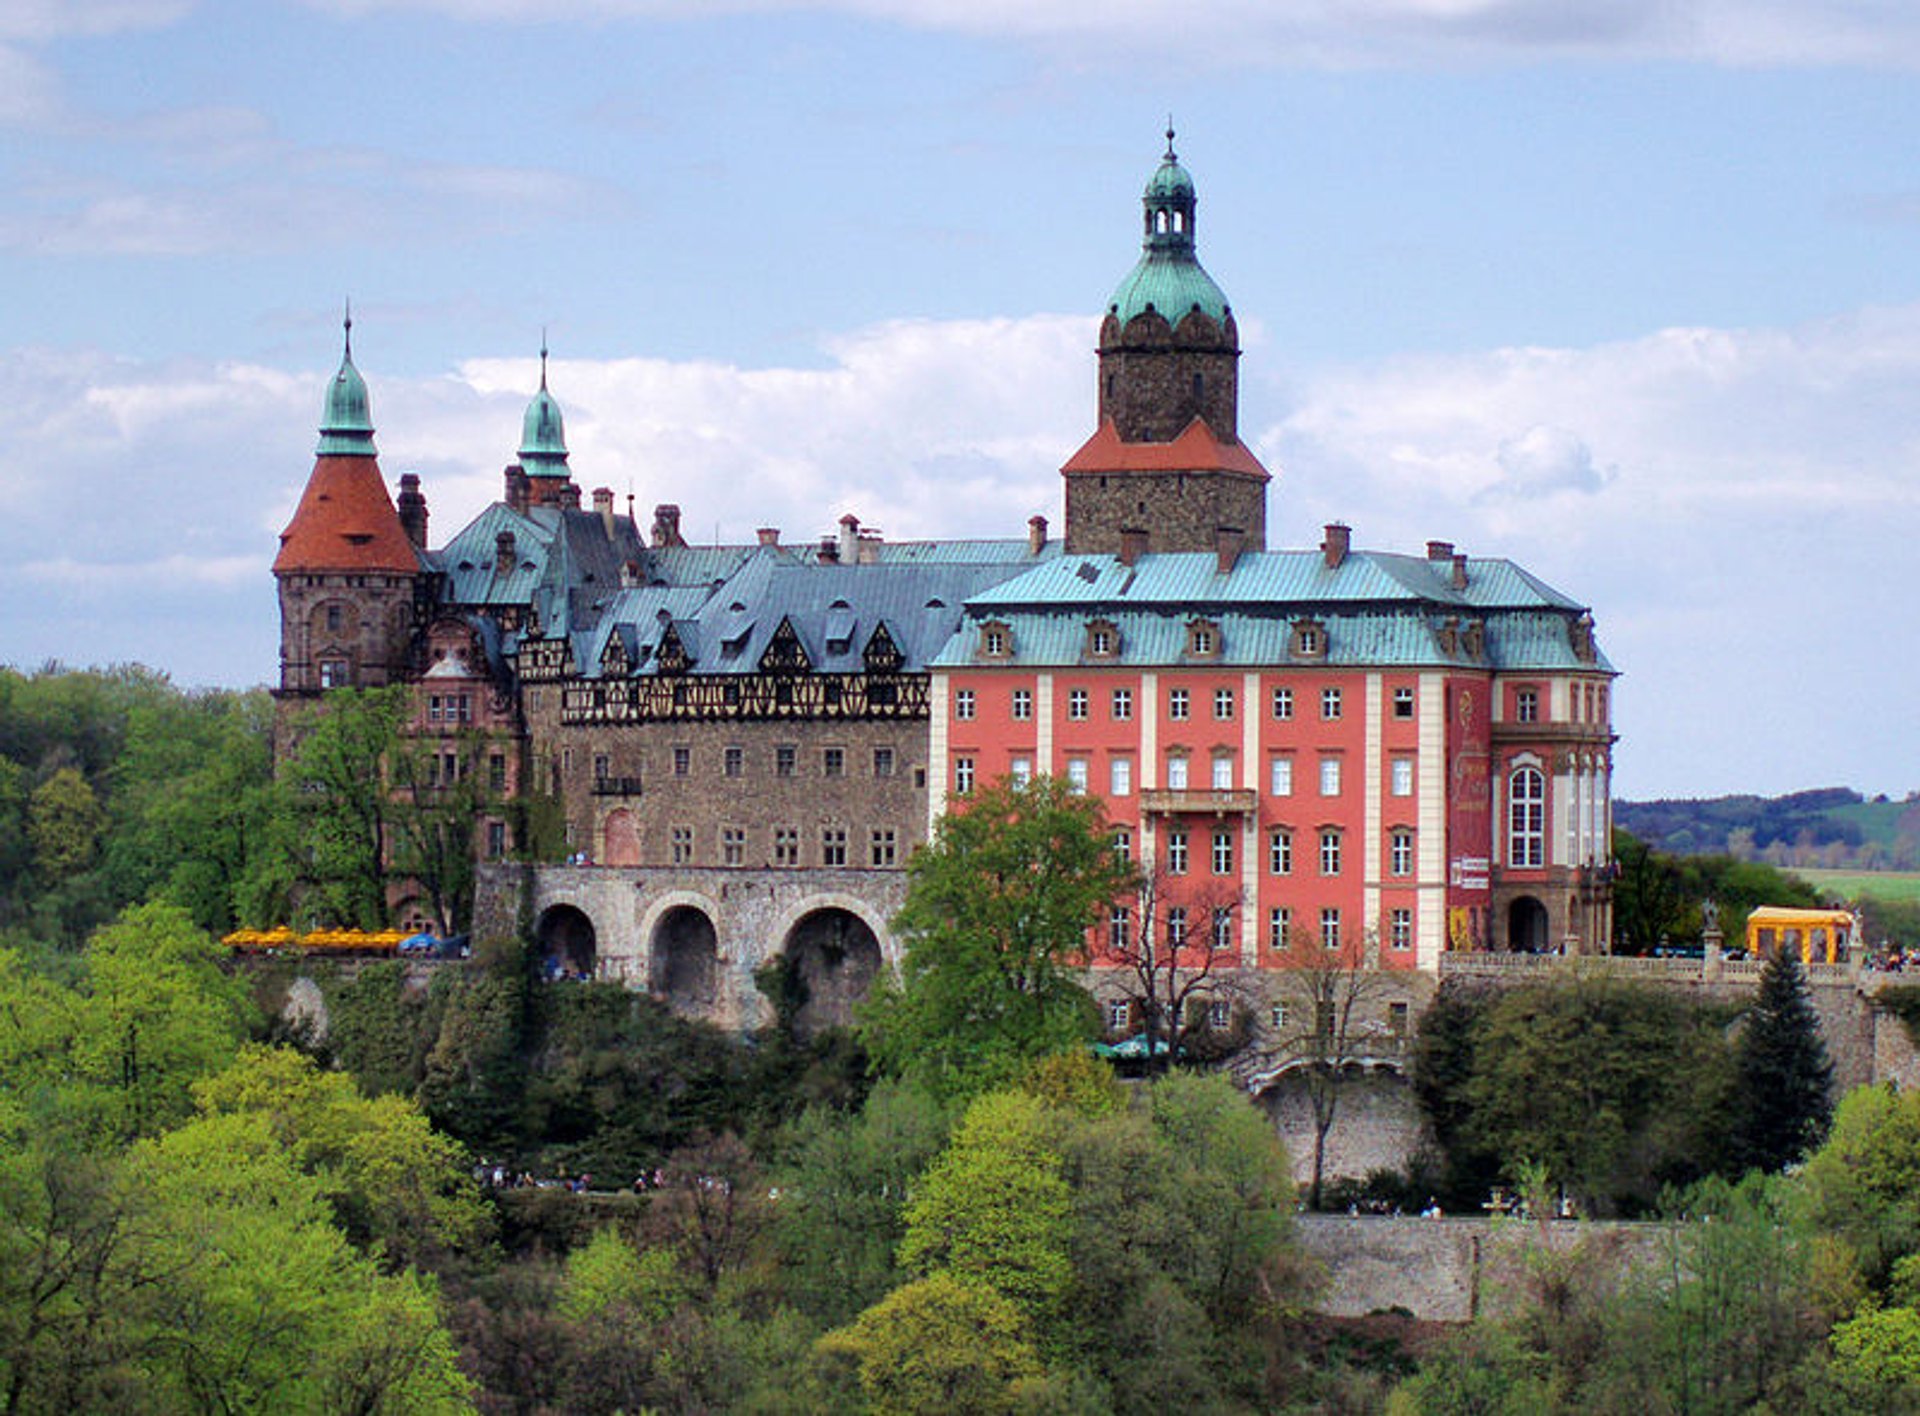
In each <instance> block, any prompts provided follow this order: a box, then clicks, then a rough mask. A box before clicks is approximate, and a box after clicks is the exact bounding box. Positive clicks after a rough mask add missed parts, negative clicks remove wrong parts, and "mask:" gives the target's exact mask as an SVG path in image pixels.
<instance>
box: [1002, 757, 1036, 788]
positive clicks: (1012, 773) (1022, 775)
mask: <svg viewBox="0 0 1920 1416" xmlns="http://www.w3.org/2000/svg"><path fill="white" fill-rule="evenodd" d="M1007 775H1008V776H1009V777H1011V778H1013V784H1014V786H1016V787H1024V786H1026V785H1028V784H1029V783H1030V782H1032V781H1033V759H1032V758H1031V757H1016V758H1014V759H1013V761H1012V762H1011V763H1009V764H1008V767H1007Z"/></svg>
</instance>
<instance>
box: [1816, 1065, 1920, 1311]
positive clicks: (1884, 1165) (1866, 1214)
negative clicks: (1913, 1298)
mask: <svg viewBox="0 0 1920 1416" xmlns="http://www.w3.org/2000/svg"><path fill="white" fill-rule="evenodd" d="M1801 1178H1802V1183H1803V1185H1804V1187H1805V1193H1806V1197H1807V1203H1808V1213H1809V1216H1810V1218H1811V1220H1812V1222H1813V1223H1814V1224H1815V1225H1817V1226H1818V1227H1819V1228H1820V1229H1822V1230H1823V1231H1825V1232H1827V1233H1830V1234H1832V1235H1833V1236H1834V1237H1835V1238H1837V1239H1838V1240H1839V1241H1840V1242H1841V1243H1843V1244H1845V1245H1846V1247H1847V1248H1848V1250H1849V1251H1850V1252H1851V1253H1852V1254H1853V1255H1854V1257H1855V1260H1856V1262H1857V1263H1858V1265H1859V1269H1860V1273H1861V1275H1862V1276H1863V1277H1864V1279H1865V1280H1866V1281H1867V1282H1868V1283H1869V1284H1870V1285H1872V1286H1874V1287H1875V1288H1876V1289H1884V1287H1885V1286H1886V1284H1887V1282H1888V1280H1889V1278H1890V1277H1891V1276H1892V1274H1893V1273H1894V1271H1895V1269H1896V1266H1897V1265H1898V1263H1899V1261H1900V1260H1901V1259H1903V1258H1905V1257H1907V1256H1908V1255H1910V1254H1915V1253H1920V1092H1896V1091H1895V1090H1894V1089H1893V1088H1892V1087H1890V1086H1881V1087H1860V1088H1858V1089H1857V1090H1855V1091H1852V1092H1849V1093H1848V1094H1847V1095H1846V1096H1845V1097H1843V1098H1842V1099H1841V1102H1840V1105H1839V1106H1838V1107H1837V1108H1836V1109H1835V1111H1834V1114H1833V1126H1832V1129H1831V1131H1830V1132H1829V1133H1828V1135H1827V1139H1826V1141H1825V1143H1824V1144H1822V1145H1821V1147H1820V1149H1818V1150H1817V1151H1815V1152H1814V1153H1813V1155H1812V1156H1811V1157H1809V1158H1808V1160H1807V1164H1806V1169H1805V1170H1804V1172H1803V1173H1802V1177H1801Z"/></svg>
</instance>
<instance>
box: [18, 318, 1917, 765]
mask: <svg viewBox="0 0 1920 1416" xmlns="http://www.w3.org/2000/svg"><path fill="white" fill-rule="evenodd" d="M1092 333H1093V331H1092V329H1091V328H1090V324H1089V321H1088V320H1086V319H1085V318H1082V317H1079V316H1072V317H1068V316H1036V317H1033V318H1030V319H1023V320H978V321H959V322H949V323H943V322H934V321H899V322H892V323H885V324H880V325H876V326H872V327H869V328H866V329H862V330H857V331H854V332H853V333H851V334H848V335H847V336H845V337H843V338H841V339H839V340H836V341H835V342H833V344H832V345H831V346H830V347H829V348H827V349H826V350H824V351H823V353H824V355H825V358H824V359H823V361H822V364H821V366H820V367H817V368H742V367H738V366H734V365H728V364H719V363H710V362H689V363H673V362H669V361H665V360H652V359H623V360H613V361H605V362H594V361H584V360H561V361H556V362H555V363H554V364H553V366H552V369H551V384H552V387H553V390H554V393H555V395H556V397H558V398H559V400H560V402H561V405H562V408H563V410H564V413H565V416H566V421H567V432H568V439H569V444H570V446H571V448H572V451H573V459H572V460H573V467H574V471H575V475H576V477H577V479H578V480H579V481H580V483H581V484H582V486H583V487H584V488H587V489H591V488H593V487H597V486H608V487H611V488H612V489H613V490H614V492H615V493H616V496H617V497H618V498H619V500H620V504H622V505H624V502H625V497H626V494H627V493H628V492H629V491H631V492H632V494H633V495H634V497H635V500H636V504H637V510H638V512H639V514H640V516H641V518H642V520H643V521H645V520H646V519H647V517H648V514H649V513H650V511H651V508H652V506H653V504H654V503H655V502H662V501H672V502H677V503H679V504H680V505H681V507H682V508H683V511H684V517H685V520H684V525H685V526H686V528H687V529H688V531H689V532H690V533H691V534H693V535H694V536H696V537H699V538H704V537H707V536H710V535H712V534H713V533H714V531H715V530H716V529H717V530H718V532H719V533H720V535H721V536H722V537H724V538H725V539H728V540H748V539H751V536H752V533H753V531H754V529H755V528H756V527H758V526H762V525H772V526H778V527H780V528H781V529H782V532H783V535H784V537H785V539H786V540H788V541H789V543H797V542H804V541H807V540H810V539H813V538H815V537H818V536H820V535H823V534H825V533H827V532H828V531H830V530H831V529H832V527H833V525H834V523H835V521H836V520H837V518H838V517H839V515H840V514H841V513H842V512H844V511H849V510H851V511H853V512H855V513H856V514H857V515H859V516H860V517H861V518H862V520H863V521H865V522H867V523H869V524H874V525H878V526H880V527H882V528H884V530H885V532H886V534H888V535H889V536H891V537H896V538H905V537H917V536H930V535H949V536H953V535H986V536H1018V535H1020V534H1022V533H1023V531H1024V528H1025V521H1026V518H1027V516H1028V515H1030V514H1032V513H1034V512H1040V513H1042V514H1045V515H1047V516H1049V517H1057V515H1058V508H1059V485H1058V478H1057V476H1056V469H1057V468H1058V467H1059V465H1060V463H1061V462H1063V461H1064V460H1065V459H1066V457H1067V456H1068V455H1070V454H1071V452H1072V451H1073V449H1074V448H1075V447H1076V446H1077V445H1078V443H1079V442H1080V440H1081V439H1082V438H1084V437H1085V436H1086V435H1087V433H1088V432H1089V431H1091V426H1092V419H1093V405H1094V399H1093V391H1094V389H1093V368H1092V363H1091V359H1090V356H1089V354H1088V347H1089V345H1090V344H1091V342H1092ZM329 372H331V371H330V369H325V368H316V369H309V370H305V371H293V370H286V369H276V368H269V367H264V366H259V365H211V364H201V363H192V362H185V361H182V362H176V363H169V364H141V363H136V362H133V361H128V360H119V359H113V358H109V357H106V356H103V355H97V354H84V353H61V352H57V351H45V350H23V351H16V352H14V353H12V354H10V355H5V356H0V399H4V400H5V401H6V403H7V406H8V407H9V409H10V410H12V415H11V416H10V419H9V422H8V424H7V425H6V426H5V427H4V428H0V594H4V595H6V596H7V597H8V599H9V603H15V604H31V605H33V606H35V613H34V614H33V615H30V616H27V615H16V616H12V617H9V619H8V621H7V622H6V623H5V624H4V626H0V660H7V661H13V662H22V661H24V662H35V661H37V660H38V659H40V658H44V657H48V656H51V655H56V654H57V655H60V656H62V657H64V658H67V659H68V660H86V659H101V660H106V659H128V658H140V659H144V660H147V661H149V662H152V663H155V664H157V665H159V666H162V667H166V668H169V669H172V670H173V671H174V672H175V674H176V676H177V677H181V678H183V679H186V680H188V681H206V680H217V681H227V682H252V681H257V680H259V679H263V678H266V677H268V676H269V675H270V674H271V672H272V670H273V653H274V638H275V626H274V613H275V611H274V601H273V592H272V587H271V584H270V582H269V579H268V576H267V574H266V571H265V568H264V566H265V560H266V558H267V557H268V556H270V555H271V553H272V549H273V545H274V539H273V538H274V535H275V533H276V532H277V531H278V530H279V529H280V528H281V526H283V525H284V524H285V521H286V518H287V516H288V515H289V514H290V513H291V510H292V507H293V504H294V501H295V499H296V498H297V496H298V494H299V490H300V487H301V485H302V484H303V482H304V480H305V477H306V473H307V470H308V468H309V467H310V466H311V459H312V448H313V432H312V429H313V427H314V424H315V421H316V415H317V413H318V411H319V405H320V399H321V394H322V389H323V386H324V382H325V378H326V376H327V374H328V373H329ZM365 372H366V373H367V375H368V378H369V382H370V385H371V389H372V395H373V413H374V421H375V423H376V425H377V427H378V429H379V432H378V440H379V444H380V448H381V453H382V459H381V460H382V466H383V468H384V470H385V471H386V474H387V477H388V480H389V481H390V482H392V481H396V480H397V479H398V477H399V475H400V473H401V472H403V471H408V470H413V471H418V472H420V473H421V474H422V476H423V478H424V481H425V488H426V491H427V494H428V497H429V500H430V503H431V506H432V511H433V530H434V539H435V540H436V541H444V540H445V539H446V537H447V536H448V535H449V534H451V532H453V531H454V530H456V529H457V528H458V527H459V526H460V525H461V524H463V523H464V521H465V520H466V519H467V518H468V517H470V516H472V515H473V514H474V513H476V512H477V511H478V510H479V509H480V508H481V507H482V506H484V505H485V504H486V503H487V502H488V501H490V500H492V499H493V498H494V497H496V496H498V494H499V490H500V469H501V468H502V467H503V466H504V465H505V464H506V463H507V462H508V461H509V460H511V458H512V456H513V452H514V448H515V447H516V445H517V440H518V437H519V432H520V416H521V413H522V411H523V410H524V408H525V406H526V402H527V399H528V397H529V395H530V394H531V392H532V390H533V388H534V387H535V384H536V381H537V378H538V366H537V364H536V363H535V361H533V360H531V359H517V360H494V359H475V360H470V361H468V362H466V363H464V364H461V365H460V366H458V367H457V368H456V369H454V370H452V371H451V372H450V373H449V374H447V375H444V376H441V377H437V378H422V379H405V380H402V379H392V378H387V377H384V376H382V375H381V374H380V372H379V370H378V369H377V368H369V369H367V370H365ZM1274 373H1276V374H1284V375H1285V376H1286V377H1288V379H1289V388H1290V389H1291V392H1290V394H1289V395H1288V397H1289V400H1290V401H1289V405H1288V406H1287V407H1286V408H1285V409H1284V410H1283V411H1282V413H1281V415H1280V416H1278V417H1275V418H1272V419H1268V420H1264V422H1263V421H1262V420H1260V417H1259V412H1260V410H1261V408H1262V406H1263V405H1264V406H1266V407H1268V408H1271V407H1272V406H1273V402H1274V398H1275V395H1274V393H1273V391H1272V389H1273V386H1272V385H1269V384H1265V383H1262V382H1261V381H1260V380H1261V377H1262V376H1261V374H1260V373H1259V371H1258V370H1256V369H1251V368H1250V369H1249V372H1248V375H1247V378H1248V383H1247V384H1246V386H1245V387H1244V388H1243V392H1242V409H1243V412H1244V415H1245V416H1246V417H1247V418H1248V427H1249V431H1250V434H1251V433H1257V436H1254V438H1253V440H1254V441H1255V443H1256V446H1257V447H1258V449H1259V451H1260V452H1261V455H1262V456H1263V457H1264V458H1265V459H1266V460H1267V462H1268V465H1269V466H1270V467H1273V468H1274V469H1275V471H1276V472H1277V473H1278V475H1277V477H1276V480H1275V484H1274V489H1273V494H1272V502H1271V506H1270V510H1269V517H1268V524H1269V527H1270V533H1269V534H1270V539H1271V541H1272V542H1273V543H1274V544H1275V545H1279V546H1303V545H1311V544H1313V543H1314V542H1315V541H1317V539H1318V528H1319V526H1320V524H1321V523H1322V522H1324V521H1329V520H1334V519H1340V520H1345V521H1347V522H1349V523H1350V524H1351V525H1352V526H1353V528H1354V535H1355V543H1356V544H1357V545H1358V546H1360V547H1361V548H1363V549H1380V550H1397V551H1406V552H1413V553H1417V552H1418V551H1419V550H1420V548H1421V547H1422V545H1423V543H1424V542H1425V540H1427V539H1428V538H1438V539H1446V540H1451V541H1454V542H1456V543H1457V544H1458V545H1459V546H1460V548H1461V549H1462V550H1464V551H1467V552H1468V553H1470V554H1472V555H1475V556H1506V557H1509V558H1512V559H1514V560H1516V561H1518V562H1519V563H1520V564H1522V565H1524V566H1525V567H1526V568H1527V569H1529V570H1531V571H1533V572H1535V573H1536V574H1538V575H1540V576H1542V577H1543V578H1545V579H1546V580H1548V581H1549V582H1551V583H1553V584H1556V585H1558V586H1560V587H1561V588H1562V589H1564V590H1566V591H1568V592H1569V593H1571V594H1573V595H1575V596H1577V597H1579V598H1580V599H1581V600H1583V601H1585V602H1586V603H1589V604H1591V605H1592V606H1593V607H1594V609H1595V611H1596V614H1597V616H1598V618H1599V623H1600V632H1601V639H1602V643H1603V645H1604V646H1605V648H1606V649H1607V651H1608V653H1609V654H1610V655H1611V656H1612V657H1613V658H1614V660H1615V661H1616V663H1617V664H1618V666H1619V667H1620V668H1621V669H1622V670H1623V671H1625V673H1626V675H1627V677H1626V679H1625V680H1624V681H1623V683H1622V686H1621V689H1620V691H1619V693H1618V694H1617V701H1618V703H1619V712H1620V720H1619V726H1620V728H1621V730H1622V732H1623V734H1624V741H1623V743H1622V745H1621V748H1620V750H1619V764H1620V778H1619V781H1620V785H1621V787H1622V789H1623V790H1625V791H1627V792H1629V793H1630V794H1635V795H1651V794H1655V793H1675V792H1691V791H1718V790H1736V789H1743V790H1785V789H1789V788H1794V787H1803V786H1810V785H1819V784H1823V783H1834V782H1845V783H1848V784H1851V785H1855V786H1859V787H1861V788H1863V789H1869V790H1882V789H1884V790H1890V791H1905V790H1907V789H1909V788H1911V787H1913V786H1915V785H1920V783H1916V782H1915V781H1913V780H1912V766H1911V763H1912V758H1911V753H1910V748H1909V745H1908V744H1907V743H1906V741H1905V737H1906V730H1905V724H1906V720H1907V718H1908V717H1910V715H1908V714H1905V713H1904V712H1903V710H1902V705H1904V704H1907V703H1911V702H1914V701H1916V700H1917V699H1920V660H1917V659H1916V656H1914V655H1913V654H1912V653H1910V652H1908V649H1909V648H1910V646H1909V645H1907V644H1906V642H1905V639H1903V638H1902V636H1905V638H1906V639H1910V638H1911V630H1910V628H1909V627H1908V625H1907V620H1908V618H1909V616H1908V609H1909V603H1910V599H1911V595H1910V586H1909V581H1910V573H1909V569H1908V567H1910V565H1911V561H1912V555H1911V549H1910V548H1911V546H1912V545H1913V544H1914V543H1915V542H1916V540H1920V406H1916V405H1915V403H1914V401H1913V400H1912V398H1911V397H1910V395H1909V391H1910V390H1911V388H1912V387H1914V386H1915V384H1916V383H1920V306H1916V307H1908V308H1899V309H1887V310H1875V311H1866V312H1862V313H1859V314H1857V315H1854V316H1852V317H1849V318H1845V319H1836V320H1831V321H1827V322H1823V323H1819V324H1814V325H1809V326H1806V327H1804V328H1798V329H1787V330H1698V329H1693V330H1665V331H1661V332H1658V333H1656V334H1652V335H1648V336H1647V337H1645V338H1643V339H1638V340H1632V341H1625V342H1621V343H1617V344H1609V345H1603V346H1598V347H1595V348H1590V349H1505V350H1492V351H1485V352H1482V353H1479V354H1474V355H1466V356H1460V357H1452V358H1439V357H1427V358H1417V359H1412V358H1410V359H1399V360H1390V361H1385V362H1382V363H1378V364H1373V365H1368V366H1364V367H1354V368H1345V369H1339V370H1332V371H1325V372H1320V373H1311V372H1307V373H1302V372H1300V371H1284V370H1283V371H1274Z"/></svg>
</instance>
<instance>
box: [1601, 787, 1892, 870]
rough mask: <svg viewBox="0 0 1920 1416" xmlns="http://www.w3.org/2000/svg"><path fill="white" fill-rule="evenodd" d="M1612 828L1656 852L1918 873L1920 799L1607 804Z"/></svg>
mask: <svg viewBox="0 0 1920 1416" xmlns="http://www.w3.org/2000/svg"><path fill="white" fill-rule="evenodd" d="M1613 819H1614V824H1615V825H1616V826H1619V827H1620V828H1621V829H1622V830H1626V831H1631V832H1632V833H1633V834H1634V835H1635V836H1637V837H1639V838H1640V839H1641V840H1643V841H1645V842H1646V843H1647V844H1648V845H1650V846H1652V847H1654V848H1655V849H1656V850H1663V851H1670V852H1672V853H1674V854H1676V855H1719V854H1726V855H1730V856H1733V857H1734V858H1735V859H1737V860H1758V861H1765V862H1766V863H1767V864H1769V865H1776V866H1817V867H1824V868H1826V869H1829V870H1914V869H1920V793H1909V794H1908V796H1907V798H1906V800H1904V801H1890V800H1888V799H1887V798H1886V797H1884V796H1881V797H1875V798H1874V799H1873V800H1872V801H1868V800H1867V799H1866V798H1864V797H1862V796H1861V795H1860V793H1858V792H1856V791H1852V790H1849V789H1848V788H1846V787H1823V788H1820V789H1819V790H1817V791H1810V792H1794V793H1793V794H1792V795H1790V796H1782V797H1759V796H1726V797H1706V798H1698V799H1687V800H1672V801H1622V802H1616V803H1614V808H1613Z"/></svg>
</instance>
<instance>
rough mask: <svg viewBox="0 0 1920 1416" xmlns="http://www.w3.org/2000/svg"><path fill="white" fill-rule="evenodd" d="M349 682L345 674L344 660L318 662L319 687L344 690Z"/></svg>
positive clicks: (349, 678) (348, 676)
mask: <svg viewBox="0 0 1920 1416" xmlns="http://www.w3.org/2000/svg"><path fill="white" fill-rule="evenodd" d="M349 682H351V677H350V675H349V674H348V673H347V661H346V660H345V659H322V660H321V661H320V687H322V688H345V687H346V686H347V684H348V683H349Z"/></svg>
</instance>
